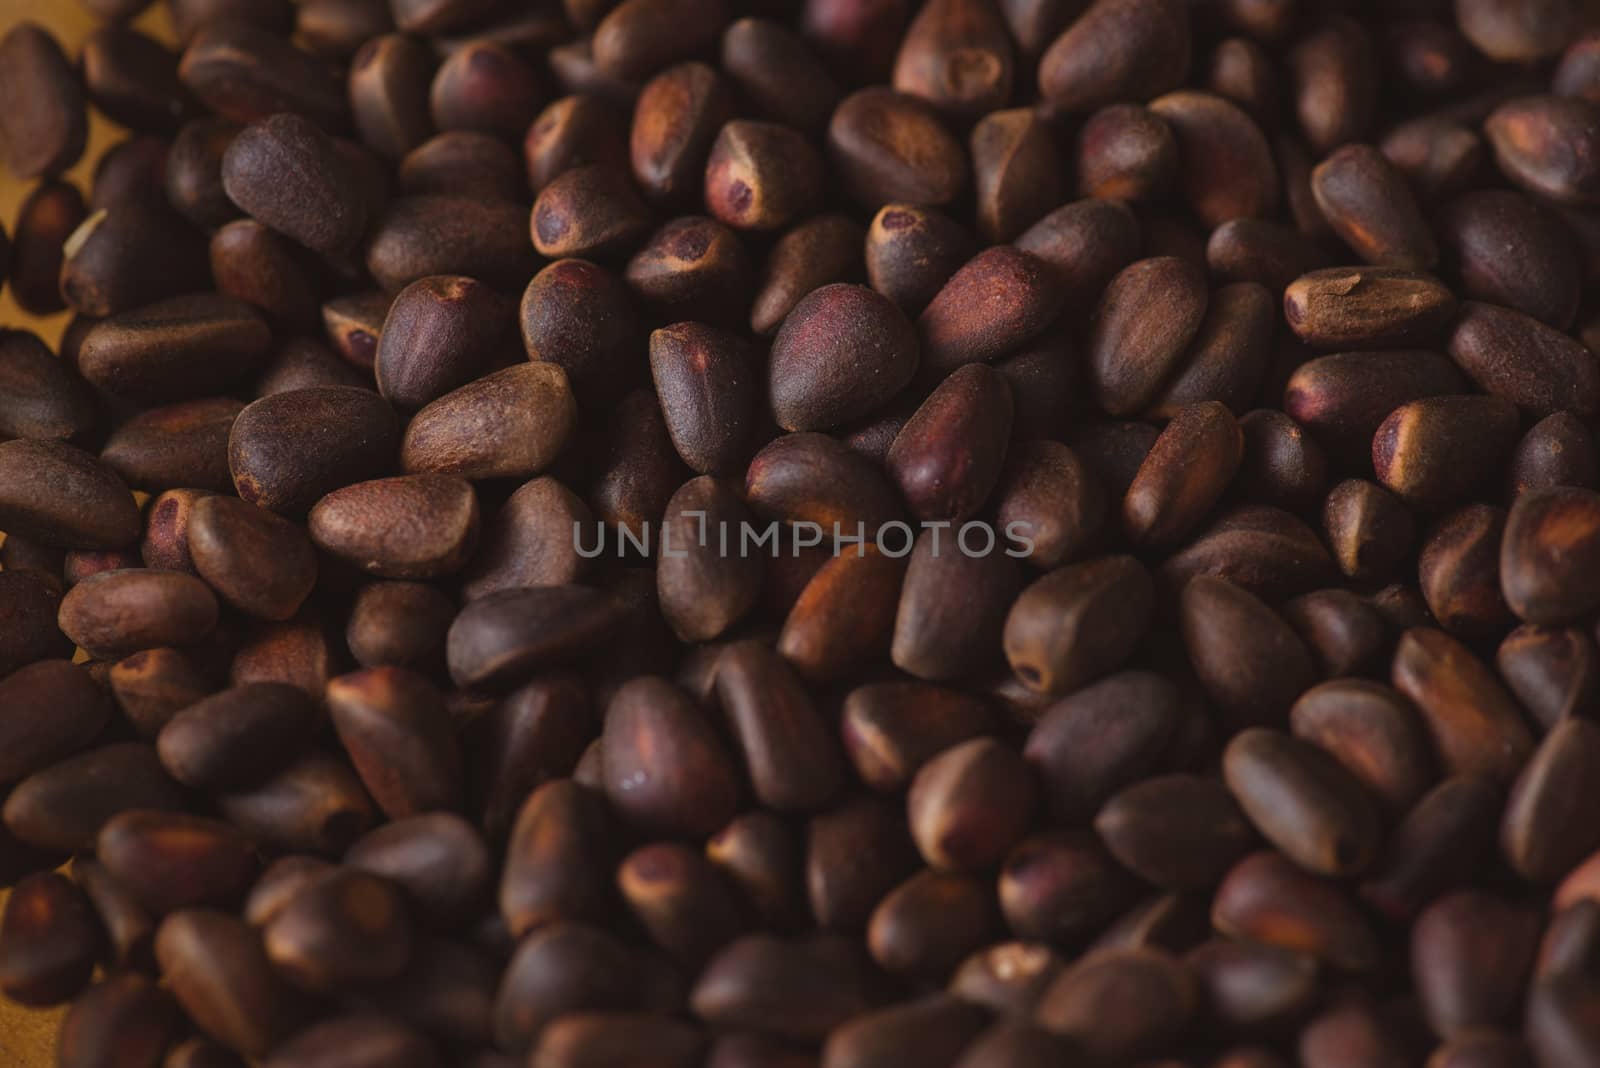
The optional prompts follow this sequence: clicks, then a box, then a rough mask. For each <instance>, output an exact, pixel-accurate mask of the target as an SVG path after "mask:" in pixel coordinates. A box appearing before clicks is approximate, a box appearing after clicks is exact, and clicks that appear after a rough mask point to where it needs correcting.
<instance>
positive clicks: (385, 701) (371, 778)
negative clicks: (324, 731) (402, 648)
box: [327, 667, 462, 820]
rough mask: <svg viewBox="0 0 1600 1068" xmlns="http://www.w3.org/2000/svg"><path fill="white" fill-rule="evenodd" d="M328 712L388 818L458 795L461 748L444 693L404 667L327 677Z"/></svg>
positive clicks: (456, 799)
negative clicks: (328, 679) (334, 677)
mask: <svg viewBox="0 0 1600 1068" xmlns="http://www.w3.org/2000/svg"><path fill="white" fill-rule="evenodd" d="M327 702H328V714H329V718H330V719H331V720H332V722H333V727H334V730H335V731H336V732H337V733H338V736H339V741H340V742H341V743H342V744H343V746H344V749H345V752H347V753H348V754H349V755H350V759H351V762H352V763H353V764H354V765H355V769H356V772H357V774H359V775H360V776H361V781H362V783H363V784H364V785H365V786H366V787H367V790H368V792H369V793H371V795H372V797H373V800H375V801H377V803H378V807H379V808H380V809H382V810H383V812H384V814H385V815H387V816H388V817H389V818H390V819H396V820H398V819H405V818H407V817H409V816H414V815H417V814H418V813H422V812H430V811H433V810H436V809H459V808H460V807H461V802H462V783H461V775H462V771H461V764H462V758H461V749H460V746H459V744H458V742H457V740H456V735H455V731H454V729H453V726H452V724H451V721H450V717H449V714H448V712H447V711H446V708H445V703H444V695H443V694H441V693H440V692H439V691H438V690H437V689H435V688H434V686H433V684H432V683H430V682H429V681H428V680H427V679H426V678H424V677H423V676H421V675H417V674H414V673H413V672H410V671H407V670H405V669H404V668H396V667H381V668H371V669H368V670H366V671H358V672H355V673H354V674H351V675H341V676H339V677H338V678H336V679H334V680H332V681H331V682H329V683H328V691H327Z"/></svg>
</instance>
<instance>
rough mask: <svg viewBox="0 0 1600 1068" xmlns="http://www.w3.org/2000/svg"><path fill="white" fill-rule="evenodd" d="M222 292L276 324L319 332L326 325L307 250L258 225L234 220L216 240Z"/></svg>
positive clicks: (214, 262)
mask: <svg viewBox="0 0 1600 1068" xmlns="http://www.w3.org/2000/svg"><path fill="white" fill-rule="evenodd" d="M211 274H212V277H213V279H214V280H215V281H216V285H217V290H218V292H220V293H223V294H226V295H227V296H230V297H236V298H238V299H239V300H242V301H245V302H246V303H248V304H251V305H254V306H255V307H256V308H258V309H260V310H261V311H262V312H264V313H265V314H266V315H267V316H268V317H269V318H270V319H271V320H272V321H273V322H274V323H276V324H279V325H281V326H286V327H292V328H297V329H301V330H308V331H310V330H315V329H316V328H317V327H318V326H319V325H320V323H321V319H322V309H321V307H320V306H319V305H318V303H317V293H316V284H315V281H314V279H315V277H316V267H315V265H314V264H311V263H309V262H308V260H307V254H306V252H305V250H304V249H302V248H301V247H300V246H298V245H296V244H294V243H293V242H291V241H290V240H288V239H287V238H285V237H284V236H283V235H281V234H279V233H278V232H277V231H275V230H270V229H268V228H267V227H266V226H263V225H262V224H261V223H259V222H257V221H255V220H254V219H235V220H234V221H233V222H230V223H228V224H227V225H226V226H224V227H222V229H220V230H218V231H217V232H216V233H215V234H213V235H212V237H211Z"/></svg>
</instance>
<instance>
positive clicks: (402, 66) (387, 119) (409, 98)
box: [350, 33, 434, 158]
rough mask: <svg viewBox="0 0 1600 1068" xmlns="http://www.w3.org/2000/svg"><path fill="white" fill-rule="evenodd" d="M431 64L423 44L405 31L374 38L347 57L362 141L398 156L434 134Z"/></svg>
mask: <svg viewBox="0 0 1600 1068" xmlns="http://www.w3.org/2000/svg"><path fill="white" fill-rule="evenodd" d="M433 68H434V58H433V55H432V54H431V53H430V52H429V51H428V48H427V46H426V45H424V44H423V43H422V42H421V41H419V40H417V39H416V38H414V37H408V36H406V35H405V34H403V33H389V34H384V35H382V36H376V37H373V38H372V39H370V40H368V41H366V43H364V44H363V45H362V46H361V49H360V50H359V51H358V52H356V53H355V56H354V57H353V58H352V59H351V60H350V112H351V115H352V116H353V117H354V119H355V125H356V130H357V132H358V133H359V134H360V135H361V141H362V143H363V144H365V145H366V146H367V147H368V148H370V149H372V150H373V151H375V152H378V153H381V154H382V155H384V156H387V157H390V158H397V157H400V156H404V155H406V153H408V152H410V151H411V150H412V149H414V148H416V147H417V146H418V145H421V144H422V143H423V142H424V141H426V140H428V138H429V137H431V136H433V122H432V119H431V117H430V116H429V113H428V85H429V83H430V81H431V80H432V77H433Z"/></svg>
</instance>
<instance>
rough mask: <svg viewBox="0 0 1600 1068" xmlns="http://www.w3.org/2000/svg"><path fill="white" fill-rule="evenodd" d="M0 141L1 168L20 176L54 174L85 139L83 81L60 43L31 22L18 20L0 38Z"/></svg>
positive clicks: (74, 156)
mask: <svg viewBox="0 0 1600 1068" xmlns="http://www.w3.org/2000/svg"><path fill="white" fill-rule="evenodd" d="M0 70H4V72H5V73H4V74H0V115H3V116H4V119H3V120H0V147H3V148H4V151H5V161H6V169H7V170H8V171H10V172H11V173H12V174H14V175H16V176H17V177H18V178H21V179H30V178H38V177H41V176H43V175H47V174H60V173H61V172H62V171H64V170H66V169H68V168H69V167H71V166H72V165H73V164H74V163H77V162H78V158H79V157H80V156H82V155H83V149H84V146H85V144H87V142H88V136H89V114H88V109H87V107H86V105H85V103H84V99H83V87H82V86H81V85H80V84H79V82H78V78H77V75H76V74H74V73H73V70H72V67H71V65H70V64H69V63H68V62H67V57H66V56H65V55H64V54H63V53H62V51H61V45H60V44H59V43H57V41H56V39H55V38H54V37H52V36H51V35H50V33H49V31H47V30H45V29H44V28H43V27H41V26H39V25H38V24H37V23H34V22H18V23H16V24H14V25H13V26H12V27H11V29H10V31H9V32H7V33H6V35H5V36H4V37H3V38H0Z"/></svg>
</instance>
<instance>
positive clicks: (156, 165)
mask: <svg viewBox="0 0 1600 1068" xmlns="http://www.w3.org/2000/svg"><path fill="white" fill-rule="evenodd" d="M167 147H168V146H167V142H166V141H165V140H164V139H163V138H161V137H158V136H156V135H154V134H132V135H130V136H128V137H127V138H126V139H124V140H121V141H118V142H117V143H116V144H114V145H112V146H111V147H110V148H108V149H106V152H105V154H104V155H103V156H101V157H100V161H99V162H98V163H96V164H95V167H94V178H93V179H92V180H91V181H90V186H89V206H90V209H91V210H93V211H99V210H100V209H101V208H106V209H108V210H109V209H111V208H113V207H116V206H117V205H118V204H127V203H131V202H133V201H141V200H142V201H145V202H146V203H151V204H157V205H162V204H166V202H167V198H166V190H165V186H164V172H165V171H166V168H167Z"/></svg>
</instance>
